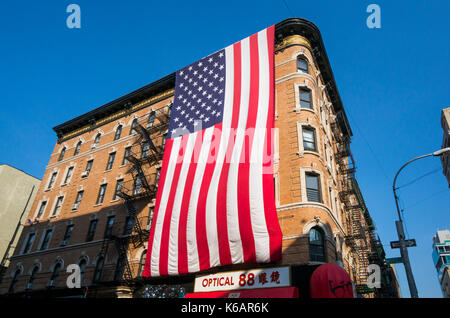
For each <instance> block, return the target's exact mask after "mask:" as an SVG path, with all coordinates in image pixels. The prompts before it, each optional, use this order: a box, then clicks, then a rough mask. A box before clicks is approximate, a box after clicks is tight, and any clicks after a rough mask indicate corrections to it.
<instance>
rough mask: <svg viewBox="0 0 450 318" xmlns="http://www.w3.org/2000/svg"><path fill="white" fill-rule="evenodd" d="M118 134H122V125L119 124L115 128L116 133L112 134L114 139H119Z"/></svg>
mask: <svg viewBox="0 0 450 318" xmlns="http://www.w3.org/2000/svg"><path fill="white" fill-rule="evenodd" d="M120 135H122V125H119V127H117V129H116V134H115V135H114V140H119V139H120Z"/></svg>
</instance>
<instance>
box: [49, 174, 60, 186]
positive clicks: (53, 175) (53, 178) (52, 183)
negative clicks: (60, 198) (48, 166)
mask: <svg viewBox="0 0 450 318" xmlns="http://www.w3.org/2000/svg"><path fill="white" fill-rule="evenodd" d="M57 174H58V172H53V173H52V176H51V178H50V182H49V183H48V187H47V189H51V188H53V185H54V184H55V180H56V176H57Z"/></svg>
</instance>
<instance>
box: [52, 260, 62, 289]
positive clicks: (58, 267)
mask: <svg viewBox="0 0 450 318" xmlns="http://www.w3.org/2000/svg"><path fill="white" fill-rule="evenodd" d="M61 268H62V264H61V263H59V262H58V263H57V264H56V265H55V267H53V273H52V277H51V278H50V280H52V281H53V284H54V283H55V282H56V280H57V279H58V276H59V272H60V271H61Z"/></svg>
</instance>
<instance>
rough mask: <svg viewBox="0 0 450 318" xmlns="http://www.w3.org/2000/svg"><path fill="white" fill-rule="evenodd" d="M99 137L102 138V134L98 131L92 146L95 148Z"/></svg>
mask: <svg viewBox="0 0 450 318" xmlns="http://www.w3.org/2000/svg"><path fill="white" fill-rule="evenodd" d="M100 138H102V134H100V133H98V134H97V136H95V139H94V143H93V145H92V148H95V147H97V146H98V144H99V143H100Z"/></svg>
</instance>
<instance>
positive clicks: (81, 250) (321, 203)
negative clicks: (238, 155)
mask: <svg viewBox="0 0 450 318" xmlns="http://www.w3.org/2000/svg"><path fill="white" fill-rule="evenodd" d="M275 37H276V40H275V41H276V43H275V53H276V54H275V81H276V82H275V90H276V109H275V127H276V128H278V130H277V133H276V136H275V141H274V146H275V150H276V151H275V152H276V153H275V155H274V183H275V193H274V195H275V198H276V205H277V211H278V217H279V222H280V226H281V229H282V232H283V257H282V261H281V262H280V263H277V264H269V265H271V266H274V265H275V266H280V265H288V266H290V268H291V270H292V274H293V277H294V281H295V277H298V284H301V283H300V281H301V280H302V279H303V278H302V277H304V276H305V275H306V276H307V275H310V273H311V271H312V270H313V269H314V268H316V267H317V266H318V265H320V264H323V263H337V264H340V265H341V266H343V267H344V268H345V269H346V271H347V272H348V273H349V274H350V276H351V278H352V280H353V282H354V283H355V285H356V287H357V288H356V289H357V291H358V294H359V295H360V296H361V295H362V296H364V297H374V296H391V297H392V296H396V295H394V294H395V293H394V294H393V293H392V288H393V286H394V285H395V275H394V274H393V272H392V269H391V268H390V267H389V266H387V265H386V264H385V262H384V251H383V247H382V245H381V243H380V241H379V239H378V238H377V237H376V235H375V234H374V229H375V227H374V224H373V222H372V219H371V217H370V215H369V212H368V210H367V207H366V206H365V204H364V200H363V197H362V195H361V192H360V190H359V187H358V183H357V181H356V179H355V165H354V162H353V159H352V155H351V152H350V147H349V145H350V139H351V137H352V131H351V129H350V125H349V123H348V120H347V117H346V114H345V110H344V108H343V105H342V101H341V99H340V97H339V93H338V90H337V87H336V83H335V80H334V77H333V73H332V70H331V66H330V63H329V61H328V58H327V55H326V52H325V48H324V44H323V42H322V39H321V36H320V32H319V30H318V29H317V27H316V26H315V25H314V24H312V23H311V22H309V21H307V20H304V19H299V18H292V19H288V20H284V21H282V22H280V23H278V24H277V25H276V30H275ZM174 85H175V74H171V75H169V76H167V77H164V78H162V79H160V80H158V81H156V82H154V83H151V84H149V85H147V86H145V87H142V88H140V89H138V90H136V91H134V92H131V93H130V94H127V95H125V96H123V97H120V98H118V99H116V100H114V101H112V102H110V103H108V104H106V105H104V106H101V107H99V108H97V109H94V110H92V111H90V112H88V113H86V114H84V115H82V116H79V117H77V118H74V119H71V120H69V121H67V122H65V123H63V124H61V125H58V126H56V127H54V130H55V132H56V134H57V137H58V140H57V142H56V144H55V147H54V150H53V152H52V154H51V155H50V160H49V163H48V165H47V167H46V170H45V174H44V177H43V181H42V184H41V187H40V188H39V191H38V194H37V197H36V200H35V201H34V204H33V206H32V209H31V212H30V215H29V218H31V219H32V220H34V223H33V224H30V225H27V226H26V227H25V229H24V231H23V234H22V236H21V239H20V242H19V244H18V248H17V249H16V251H15V253H14V255H13V257H11V265H10V267H9V269H8V271H7V274H6V276H5V278H4V280H3V284H2V285H1V286H0V294H1V293H9V294H20V295H36V296H39V295H47V296H48V295H51V296H67V295H84V296H87V297H102V296H105V297H132V296H133V295H134V296H136V294H137V293H138V291H139V290H140V288H142V287H143V286H144V285H145V284H147V285H148V284H150V285H153V286H162V285H164V286H165V285H172V286H182V287H183V288H184V289H185V290H186V291H188V292H189V291H191V290H192V288H193V282H194V278H195V275H182V276H178V277H169V278H152V279H145V278H142V277H141V273H142V265H143V261H144V260H145V255H146V250H147V247H146V246H147V241H148V232H149V224H150V221H151V218H152V213H153V206H154V203H155V195H156V187H157V182H158V178H159V169H160V166H161V159H162V153H163V151H164V140H165V139H164V138H165V134H166V133H167V129H168V122H169V121H168V120H169V117H170V107H171V104H172V99H173V94H174ZM369 263H377V264H379V265H380V266H381V270H382V273H383V275H382V278H383V282H382V288H381V289H377V290H371V289H369V288H367V286H366V278H367V272H366V269H367V266H368V264H369ZM69 264H78V265H79V266H80V268H81V272H82V288H80V289H68V288H67V287H66V278H67V275H68V274H67V273H66V268H67V266H68V265H69ZM258 266H267V265H258ZM251 267H255V264H253V265H252V264H244V265H234V266H227V267H224V268H215V269H213V270H209V271H207V272H208V273H214V272H220V271H223V270H230V269H245V268H251ZM305 273H306V274H305ZM308 273H309V274H308ZM303 280H304V279H303ZM294 283H295V282H293V284H294ZM86 287H88V288H86Z"/></svg>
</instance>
